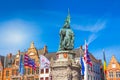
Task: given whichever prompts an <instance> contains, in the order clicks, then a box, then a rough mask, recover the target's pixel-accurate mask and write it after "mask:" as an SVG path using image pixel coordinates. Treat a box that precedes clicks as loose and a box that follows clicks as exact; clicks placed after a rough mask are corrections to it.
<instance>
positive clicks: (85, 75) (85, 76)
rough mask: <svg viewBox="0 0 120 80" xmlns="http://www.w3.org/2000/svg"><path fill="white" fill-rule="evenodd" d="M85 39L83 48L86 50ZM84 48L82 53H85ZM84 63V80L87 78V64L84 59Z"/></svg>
mask: <svg viewBox="0 0 120 80" xmlns="http://www.w3.org/2000/svg"><path fill="white" fill-rule="evenodd" d="M86 45H87V43H86V40H85V45H84V48H85V50H86ZM85 50H84V55H85ZM84 64H85V74H84V80H88V65H87V64H86V62H85V60H84Z"/></svg>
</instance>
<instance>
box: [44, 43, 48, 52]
mask: <svg viewBox="0 0 120 80" xmlns="http://www.w3.org/2000/svg"><path fill="white" fill-rule="evenodd" d="M46 53H48V50H47V46H46V45H45V46H44V54H46Z"/></svg>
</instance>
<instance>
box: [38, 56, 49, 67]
mask: <svg viewBox="0 0 120 80" xmlns="http://www.w3.org/2000/svg"><path fill="white" fill-rule="evenodd" d="M49 67H50V61H49V60H48V59H47V58H46V57H45V56H43V55H40V68H41V69H42V68H49Z"/></svg>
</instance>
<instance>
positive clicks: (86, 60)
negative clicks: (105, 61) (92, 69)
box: [84, 41, 92, 66]
mask: <svg viewBox="0 0 120 80" xmlns="http://www.w3.org/2000/svg"><path fill="white" fill-rule="evenodd" d="M84 60H85V62H86V63H87V64H89V65H90V66H92V61H91V59H90V55H89V53H88V45H87V44H86V41H85V52H84Z"/></svg>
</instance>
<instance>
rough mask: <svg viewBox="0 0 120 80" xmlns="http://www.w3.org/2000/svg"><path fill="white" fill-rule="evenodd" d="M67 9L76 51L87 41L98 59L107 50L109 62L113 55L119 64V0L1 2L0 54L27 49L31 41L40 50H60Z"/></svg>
mask: <svg viewBox="0 0 120 80" xmlns="http://www.w3.org/2000/svg"><path fill="white" fill-rule="evenodd" d="M68 8H69V9H70V15H71V28H72V30H73V31H74V33H75V48H78V47H79V46H81V45H84V40H85V39H86V40H87V42H88V44H89V51H90V52H91V53H92V54H93V55H94V56H95V57H96V58H100V59H102V49H105V52H106V58H107V62H109V60H110V58H111V57H112V55H115V56H116V58H117V59H118V60H119V61H120V57H119V54H120V35H119V33H120V31H119V30H120V27H119V26H120V1H119V0H1V1H0V55H7V54H8V53H13V54H16V53H17V50H21V51H24V50H25V49H26V50H27V49H28V48H29V46H30V43H31V42H32V41H34V43H35V46H36V48H37V49H40V48H42V47H43V46H44V45H47V46H48V51H49V52H55V51H57V50H58V45H59V30H60V28H62V26H63V24H64V21H65V18H66V16H67V11H68Z"/></svg>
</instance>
